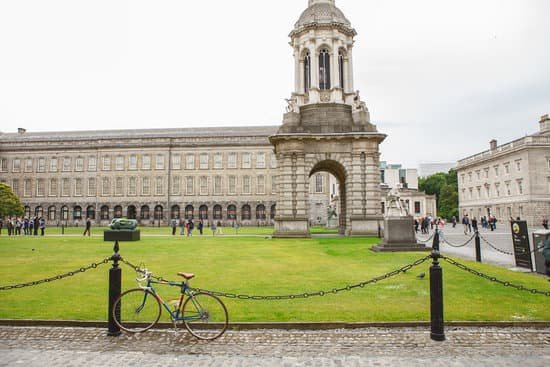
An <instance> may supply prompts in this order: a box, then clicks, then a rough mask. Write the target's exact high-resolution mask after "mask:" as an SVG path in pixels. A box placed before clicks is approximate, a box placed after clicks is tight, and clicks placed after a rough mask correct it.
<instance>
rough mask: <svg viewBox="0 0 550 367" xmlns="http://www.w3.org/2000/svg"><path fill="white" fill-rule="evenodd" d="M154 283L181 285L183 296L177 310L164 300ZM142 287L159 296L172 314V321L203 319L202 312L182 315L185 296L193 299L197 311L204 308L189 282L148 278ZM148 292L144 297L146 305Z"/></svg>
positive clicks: (172, 285) (156, 296)
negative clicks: (196, 298) (195, 296)
mask: <svg viewBox="0 0 550 367" xmlns="http://www.w3.org/2000/svg"><path fill="white" fill-rule="evenodd" d="M153 284H160V285H168V286H171V287H180V289H181V297H180V299H179V302H178V306H177V307H176V308H175V310H173V311H172V309H171V308H170V305H169V304H168V303H166V301H164V299H162V297H161V296H160V294H159V293H158V292H157V291H156V290H155V288H154V287H153ZM140 288H142V289H145V290H148V291H149V292H151V294H152V295H153V296H154V297H155V298H157V299H158V300H159V301H160V303H161V304H162V306H163V307H164V309H165V310H166V311H167V312H168V314H169V315H170V319H171V320H172V322H174V323H175V322H176V321H184V320H185V321H189V320H200V319H201V313H200V312H197V315H196V316H195V315H193V316H186V317H183V316H182V315H180V314H181V313H182V306H183V301H184V298H185V296H187V297H189V298H190V299H191V302H193V305H194V306H195V308H196V309H197V311H200V310H201V309H202V307H201V306H200V305H199V304H198V302H197V301H196V300H195V299H194V297H193V294H192V293H191V287H189V285H188V284H187V282H181V283H180V282H164V281H157V280H154V279H151V278H148V279H147V285H146V286H145V287H143V286H140ZM148 294H149V293H147V292H146V293H145V296H144V298H143V304H142V306H143V305H145V301H146V300H147V296H148Z"/></svg>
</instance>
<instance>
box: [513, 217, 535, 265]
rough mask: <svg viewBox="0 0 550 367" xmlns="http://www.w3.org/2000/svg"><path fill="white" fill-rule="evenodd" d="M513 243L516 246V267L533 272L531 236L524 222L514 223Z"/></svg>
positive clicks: (517, 221)
mask: <svg viewBox="0 0 550 367" xmlns="http://www.w3.org/2000/svg"><path fill="white" fill-rule="evenodd" d="M512 242H513V244H514V257H515V258H516V266H517V267H520V268H527V269H529V270H533V262H532V261H531V252H530V251H531V248H530V247H529V234H528V233H527V222H526V221H524V220H515V221H512Z"/></svg>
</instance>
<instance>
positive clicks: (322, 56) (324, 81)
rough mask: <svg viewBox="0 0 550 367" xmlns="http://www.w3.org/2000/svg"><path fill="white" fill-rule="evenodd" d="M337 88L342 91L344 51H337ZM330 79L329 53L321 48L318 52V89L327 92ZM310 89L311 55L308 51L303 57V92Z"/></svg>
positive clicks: (329, 86)
mask: <svg viewBox="0 0 550 367" xmlns="http://www.w3.org/2000/svg"><path fill="white" fill-rule="evenodd" d="M338 74H339V75H338V87H340V88H342V89H344V80H345V79H344V51H343V50H339V51H338ZM330 88H331V79H330V52H329V50H328V49H326V48H323V49H321V51H320V52H319V89H321V90H329V89H330ZM310 89H311V55H310V53H309V51H307V52H306V53H305V56H304V92H305V93H307V92H309V90H310Z"/></svg>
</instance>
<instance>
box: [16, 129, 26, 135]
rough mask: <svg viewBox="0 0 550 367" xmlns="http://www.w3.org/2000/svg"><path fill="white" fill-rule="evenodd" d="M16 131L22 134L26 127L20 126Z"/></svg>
mask: <svg viewBox="0 0 550 367" xmlns="http://www.w3.org/2000/svg"><path fill="white" fill-rule="evenodd" d="M17 132H18V133H19V134H21V135H23V134H24V133H26V132H27V129H23V128H22V127H20V128H18V129H17Z"/></svg>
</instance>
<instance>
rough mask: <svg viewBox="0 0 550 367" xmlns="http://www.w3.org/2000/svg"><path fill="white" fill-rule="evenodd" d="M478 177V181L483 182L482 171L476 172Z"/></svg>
mask: <svg viewBox="0 0 550 367" xmlns="http://www.w3.org/2000/svg"><path fill="white" fill-rule="evenodd" d="M476 177H477V179H478V181H479V180H481V171H479V170H477V171H476Z"/></svg>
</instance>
